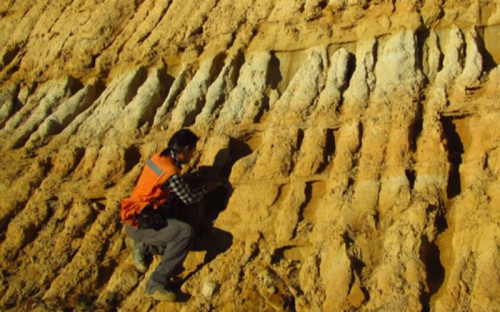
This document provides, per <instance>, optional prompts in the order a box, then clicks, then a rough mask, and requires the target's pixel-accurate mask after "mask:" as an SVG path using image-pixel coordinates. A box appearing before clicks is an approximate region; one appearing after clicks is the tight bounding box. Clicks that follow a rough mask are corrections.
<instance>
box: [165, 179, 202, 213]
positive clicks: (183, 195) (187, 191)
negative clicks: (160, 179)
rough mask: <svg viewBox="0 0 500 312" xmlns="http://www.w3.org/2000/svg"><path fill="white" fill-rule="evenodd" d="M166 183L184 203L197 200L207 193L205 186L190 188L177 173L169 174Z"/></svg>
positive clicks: (191, 202)
mask: <svg viewBox="0 0 500 312" xmlns="http://www.w3.org/2000/svg"><path fill="white" fill-rule="evenodd" d="M166 185H167V187H168V188H169V189H170V191H172V192H173V193H174V194H175V195H177V197H179V199H180V200H181V201H182V202H183V203H184V204H185V205H190V204H193V203H197V202H199V201H200V200H201V199H202V198H203V196H204V195H205V194H207V193H208V191H207V187H205V186H200V187H197V188H191V187H190V186H189V185H188V184H187V183H186V181H184V179H183V178H182V176H180V175H178V174H174V175H173V176H171V177H170V178H169V179H168V180H167V182H166Z"/></svg>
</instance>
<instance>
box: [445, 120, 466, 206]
mask: <svg viewBox="0 0 500 312" xmlns="http://www.w3.org/2000/svg"><path fill="white" fill-rule="evenodd" d="M442 124H443V131H444V135H445V137H446V140H447V149H448V161H449V162H450V165H451V167H450V172H449V176H448V185H447V187H446V193H447V197H448V199H452V198H454V197H455V196H457V195H459V194H460V192H461V181H460V165H461V164H462V154H463V153H464V146H463V144H462V141H461V139H460V136H459V135H458V132H457V129H456V126H455V123H454V122H453V119H452V118H450V117H444V118H442Z"/></svg>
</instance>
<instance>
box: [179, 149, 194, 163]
mask: <svg viewBox="0 0 500 312" xmlns="http://www.w3.org/2000/svg"><path fill="white" fill-rule="evenodd" d="M195 150H196V144H194V145H192V146H186V147H185V148H184V151H183V152H182V157H180V158H182V159H180V158H179V159H180V160H181V161H182V163H185V164H186V163H188V162H189V161H190V160H191V158H193V155H194V151H195Z"/></svg>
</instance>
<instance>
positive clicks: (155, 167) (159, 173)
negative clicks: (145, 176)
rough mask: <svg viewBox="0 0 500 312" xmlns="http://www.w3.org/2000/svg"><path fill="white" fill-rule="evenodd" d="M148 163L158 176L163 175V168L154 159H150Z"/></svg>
mask: <svg viewBox="0 0 500 312" xmlns="http://www.w3.org/2000/svg"><path fill="white" fill-rule="evenodd" d="M147 165H148V167H149V169H151V170H152V171H153V172H154V173H155V174H156V175H157V176H161V175H162V174H163V170H161V168H160V167H158V166H157V165H156V164H155V162H154V161H153V160H152V159H150V160H148V162H147Z"/></svg>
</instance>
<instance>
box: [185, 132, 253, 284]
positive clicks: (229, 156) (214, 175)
mask: <svg viewBox="0 0 500 312" xmlns="http://www.w3.org/2000/svg"><path fill="white" fill-rule="evenodd" d="M250 153H251V150H250V148H249V147H248V146H246V144H244V143H241V142H236V141H235V140H232V141H231V144H230V148H229V149H227V148H226V149H222V150H220V151H219V152H218V153H217V155H216V157H215V160H214V162H213V165H212V166H201V167H199V168H197V170H195V171H193V172H191V173H189V174H187V175H185V176H184V178H185V180H186V182H187V183H188V184H190V186H192V187H196V186H199V185H204V184H206V183H209V182H218V183H220V185H219V186H218V187H217V188H216V189H215V190H214V191H212V192H211V193H209V194H207V195H206V197H205V198H204V199H203V200H202V202H201V203H200V205H201V206H202V207H198V208H195V209H201V210H202V217H201V218H199V217H198V218H199V220H198V222H197V223H198V226H195V229H196V232H197V235H196V238H195V241H194V243H193V245H192V247H191V250H193V251H206V254H205V258H204V260H203V262H202V263H200V264H199V265H198V266H197V267H196V268H195V269H194V270H193V271H191V272H189V273H188V274H187V275H186V276H185V277H184V278H183V279H182V280H181V281H179V283H180V284H182V283H184V282H185V281H187V280H189V279H190V278H191V277H192V276H193V275H194V274H196V273H197V272H199V271H200V270H201V269H202V268H203V267H204V266H205V265H207V264H208V263H210V262H211V261H212V260H214V259H215V258H216V257H217V256H218V255H219V254H222V253H224V252H225V251H226V250H228V249H229V248H230V247H231V245H232V243H233V235H232V234H231V233H229V232H226V231H224V230H221V229H219V228H216V227H214V222H215V220H216V219H217V217H218V216H219V214H220V213H221V212H222V211H224V210H225V209H226V207H227V204H228V201H229V198H230V197H231V194H232V193H233V187H232V186H231V184H230V183H229V175H230V173H231V168H232V166H233V165H234V163H235V162H236V161H237V160H238V159H240V158H242V157H244V156H246V155H248V154H250ZM186 208H188V209H186V211H189V210H191V212H193V211H194V210H193V209H189V207H186ZM194 218H195V219H196V218H197V217H196V216H195V217H194Z"/></svg>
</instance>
